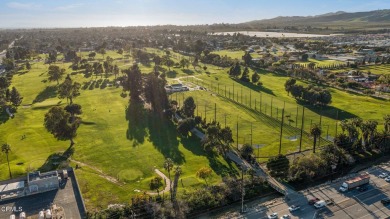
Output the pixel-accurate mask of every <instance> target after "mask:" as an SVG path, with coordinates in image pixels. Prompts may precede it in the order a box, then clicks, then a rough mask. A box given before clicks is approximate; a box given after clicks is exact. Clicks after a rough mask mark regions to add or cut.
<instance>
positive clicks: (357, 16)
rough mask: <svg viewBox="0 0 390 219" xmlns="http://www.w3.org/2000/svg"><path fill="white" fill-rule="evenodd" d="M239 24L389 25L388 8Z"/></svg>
mask: <svg viewBox="0 0 390 219" xmlns="http://www.w3.org/2000/svg"><path fill="white" fill-rule="evenodd" d="M239 25H245V26H246V25H248V26H275V27H281V26H310V25H311V26H314V25H315V26H338V27H342V26H345V27H347V28H348V27H350V26H351V25H352V26H353V25H357V26H361V27H364V26H378V27H380V26H381V25H384V26H386V27H387V26H388V25H389V26H390V9H386V10H376V11H367V12H344V11H338V12H332V13H326V14H322V15H317V16H307V17H304V16H292V17H284V16H280V17H275V18H272V19H264V20H254V21H249V22H245V23H241V24H239Z"/></svg>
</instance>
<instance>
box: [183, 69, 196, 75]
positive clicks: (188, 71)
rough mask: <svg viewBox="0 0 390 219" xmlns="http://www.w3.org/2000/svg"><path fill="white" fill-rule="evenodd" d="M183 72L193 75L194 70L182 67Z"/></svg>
mask: <svg viewBox="0 0 390 219" xmlns="http://www.w3.org/2000/svg"><path fill="white" fill-rule="evenodd" d="M183 72H184V73H186V74H188V75H193V74H194V73H195V72H194V71H193V70H191V69H183Z"/></svg>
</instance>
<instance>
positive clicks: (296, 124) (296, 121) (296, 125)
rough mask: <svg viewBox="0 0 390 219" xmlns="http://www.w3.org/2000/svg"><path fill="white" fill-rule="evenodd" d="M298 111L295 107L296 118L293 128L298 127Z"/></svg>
mask: <svg viewBox="0 0 390 219" xmlns="http://www.w3.org/2000/svg"><path fill="white" fill-rule="evenodd" d="M298 109H299V106H297V116H296V118H295V128H296V127H298Z"/></svg>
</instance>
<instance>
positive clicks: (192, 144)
mask: <svg viewBox="0 0 390 219" xmlns="http://www.w3.org/2000/svg"><path fill="white" fill-rule="evenodd" d="M180 140H181V141H180V142H181V143H182V145H183V147H184V148H185V149H187V150H189V151H191V152H192V153H193V154H194V155H197V156H206V153H205V151H204V150H203V147H202V145H201V142H200V140H199V138H198V137H196V136H194V135H192V136H190V137H188V138H185V137H182V138H181V139H180Z"/></svg>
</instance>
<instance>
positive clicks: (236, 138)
mask: <svg viewBox="0 0 390 219" xmlns="http://www.w3.org/2000/svg"><path fill="white" fill-rule="evenodd" d="M236 139H237V150H238V116H237V136H236Z"/></svg>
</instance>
